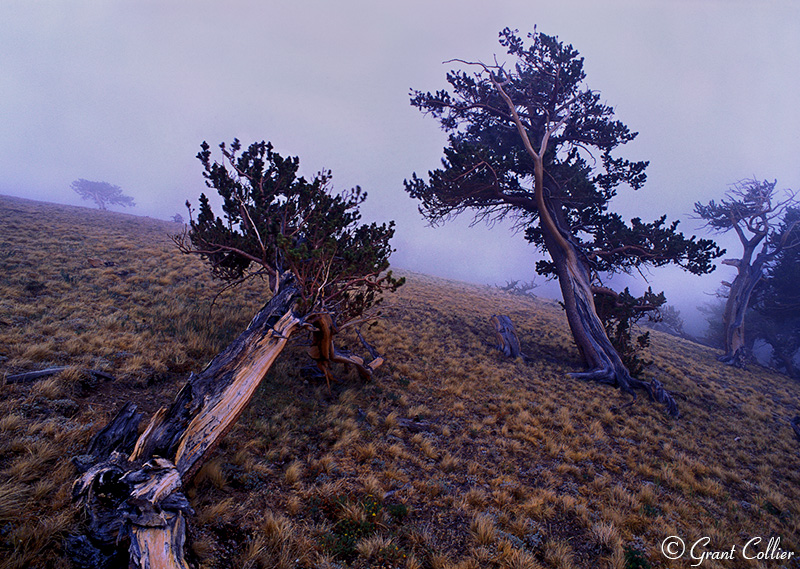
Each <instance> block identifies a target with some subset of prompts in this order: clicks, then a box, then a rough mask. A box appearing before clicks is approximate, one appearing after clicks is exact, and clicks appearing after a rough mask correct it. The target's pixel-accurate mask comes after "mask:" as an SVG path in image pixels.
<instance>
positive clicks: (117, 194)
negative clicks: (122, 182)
mask: <svg viewBox="0 0 800 569" xmlns="http://www.w3.org/2000/svg"><path fill="white" fill-rule="evenodd" d="M70 187H71V188H72V189H73V190H74V191H75V193H76V194H78V195H79V196H80V197H82V198H83V199H85V200H92V201H93V202H94V203H95V204H97V207H99V208H100V209H102V210H106V209H108V206H109V205H121V206H123V207H128V206H130V207H133V206H135V205H136V202H134V201H133V198H132V197H131V196H126V195H125V194H123V193H122V188H120V187H119V186H115V185H113V184H109V183H108V182H92V181H90V180H84V179H83V178H80V179H78V180H75V181H74V182H72V184H71V186H70Z"/></svg>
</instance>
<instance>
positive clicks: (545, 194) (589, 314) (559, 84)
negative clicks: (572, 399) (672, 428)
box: [405, 28, 721, 415]
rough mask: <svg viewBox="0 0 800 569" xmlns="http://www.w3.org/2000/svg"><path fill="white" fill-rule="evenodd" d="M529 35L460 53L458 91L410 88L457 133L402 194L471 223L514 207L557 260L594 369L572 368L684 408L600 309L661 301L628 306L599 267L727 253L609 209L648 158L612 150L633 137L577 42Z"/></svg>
mask: <svg viewBox="0 0 800 569" xmlns="http://www.w3.org/2000/svg"><path fill="white" fill-rule="evenodd" d="M528 40H529V41H528V42H526V41H525V40H523V39H521V38H520V37H519V35H518V33H517V32H516V31H511V30H509V29H508V28H506V29H505V30H503V31H502V32H500V44H501V45H502V46H503V47H504V48H505V49H506V51H507V52H508V54H509V55H510V56H511V59H512V61H513V63H512V64H511V65H509V66H508V67H506V66H504V65H501V64H498V63H497V62H496V61H495V63H494V64H492V65H486V64H483V63H469V62H465V61H460V60H454V61H458V62H459V63H460V64H461V65H464V66H469V67H472V68H473V69H476V72H475V73H467V72H465V71H451V72H450V73H448V75H447V80H448V82H449V83H450V85H451V90H450V91H447V90H441V91H438V92H436V93H429V92H428V93H425V92H421V91H412V99H411V104H412V105H414V106H415V107H418V108H419V109H420V110H421V111H423V112H425V113H427V114H430V115H432V116H433V117H435V118H436V119H438V120H439V122H440V123H441V126H442V128H443V129H444V130H445V131H447V132H448V133H450V135H449V144H448V146H447V147H446V148H445V149H444V158H443V160H442V164H443V165H442V168H441V169H437V170H435V171H432V172H429V176H428V179H427V180H424V179H421V178H419V177H418V176H417V175H416V174H414V175H413V176H412V178H411V179H410V180H407V181H406V182H405V186H406V191H407V192H408V193H409V194H410V195H411V197H413V198H416V199H418V200H420V202H421V205H420V211H421V213H422V214H423V215H424V216H425V217H426V218H427V219H428V220H429V221H431V222H440V221H443V220H447V219H448V218H450V217H453V216H455V215H458V214H460V213H463V212H465V211H472V212H473V213H474V216H475V221H479V220H486V221H492V220H497V219H501V218H503V217H505V216H511V217H512V218H513V219H514V220H515V221H516V223H517V226H518V227H524V228H525V229H526V237H527V239H528V240H529V241H530V242H531V243H533V244H535V245H536V246H537V247H539V248H540V249H542V250H543V251H546V252H547V254H548V255H549V257H550V260H548V261H542V262H539V263H537V267H536V268H537V271H538V272H539V273H540V274H542V275H547V276H549V277H553V276H555V277H557V278H558V281H559V284H560V286H561V292H562V295H563V300H564V308H565V310H566V314H567V319H568V321H569V326H570V329H571V331H572V335H573V337H574V339H575V342H576V344H577V346H578V349H579V350H580V353H581V355H582V356H583V359H584V360H585V363H586V365H587V367H588V368H589V370H588V371H587V372H585V373H576V374H573V375H575V376H579V377H583V378H586V379H593V380H597V381H600V382H604V383H609V384H613V385H616V386H618V387H619V388H620V389H622V390H623V391H625V392H628V393H633V390H634V389H635V388H643V389H645V390H647V391H648V393H649V394H650V395H651V396H652V397H654V398H656V399H658V400H659V401H662V402H663V403H665V404H666V405H667V407H668V410H669V412H670V413H671V414H673V415H677V413H678V410H677V407H676V405H675V401H674V400H673V398H672V397H671V396H670V395H669V394H668V393H666V392H665V391H664V389H663V387H662V386H661V385H660V384H659V383H658V382H656V381H653V382H651V383H646V382H644V381H641V380H639V379H635V378H633V377H632V376H631V374H630V373H629V370H628V369H627V368H626V366H625V363H624V362H623V360H622V358H621V357H620V354H619V353H618V351H617V349H615V347H614V345H613V344H612V342H611V341H610V340H609V337H608V335H607V332H606V326H605V325H604V322H603V320H602V319H601V318H600V317H599V316H598V309H597V299H599V298H603V299H604V305H606V306H607V307H609V308H611V309H614V308H615V307H620V308H624V309H625V310H627V311H628V313H631V311H633V312H634V313H635V312H641V311H649V310H653V309H656V308H657V306H655V305H654V304H653V302H654V301H659V302H662V303H663V300H661V299H660V298H659V297H658V295H655V294H654V293H652V292H650V293H649V294H648V295H647V297H646V298H645V297H643V298H640V299H636V302H635V303H634V305H633V306H628V307H624V306H623V305H624V304H625V303H626V302H627V301H628V300H629V299H627V298H625V299H623V298H621V297H620V295H619V294H618V293H616V292H615V291H612V290H611V289H609V288H607V287H604V286H602V282H601V280H600V275H602V274H610V273H614V272H619V271H625V272H631V271H636V270H638V269H640V268H642V267H645V266H650V267H657V266H662V265H666V264H670V263H671V264H676V265H678V266H680V267H682V268H684V269H685V270H687V271H690V272H692V273H694V274H703V273H707V272H710V271H711V270H713V265H712V260H713V259H714V258H716V257H717V256H719V255H720V254H721V252H720V251H719V249H718V248H717V247H716V245H715V244H714V243H713V242H712V241H710V240H706V239H700V240H698V239H696V238H695V237H691V238H688V239H687V238H685V237H684V236H683V234H681V233H679V232H678V231H677V229H676V227H677V222H673V223H671V224H668V223H667V222H666V217H665V216H662V217H660V218H658V219H657V220H656V221H653V222H649V223H647V222H643V221H641V220H640V219H638V218H637V219H633V220H632V221H631V223H630V224H628V223H625V221H624V220H623V219H622V218H621V217H620V215H618V214H616V213H614V212H612V211H609V209H608V208H609V202H610V200H611V199H612V198H613V197H614V195H615V194H616V190H617V187H618V186H620V185H621V184H627V185H629V186H631V187H632V188H633V189H638V188H640V187H641V186H642V185H643V184H644V182H645V167H646V166H647V163H646V162H632V161H629V160H626V159H623V158H619V157H615V156H614V154H613V152H614V151H615V150H616V149H617V147H618V146H620V145H622V144H625V143H627V142H629V141H631V140H633V139H634V137H635V136H636V134H635V133H633V132H631V131H630V130H629V129H628V127H627V126H625V125H624V124H623V123H621V122H620V121H618V120H614V111H613V109H612V108H611V107H609V106H607V105H605V104H604V103H602V102H601V98H600V94H599V93H597V92H594V91H590V90H589V89H588V88H586V87H585V85H584V71H583V59H582V58H580V57H579V55H578V52H577V51H575V50H574V49H573V48H572V46H570V45H565V44H563V43H561V42H560V41H559V40H558V39H557V38H555V37H550V36H547V35H544V34H538V33H533V34H529V35H528ZM629 296H630V295H629ZM623 312H624V311H623ZM623 312H619V311H615V310H612V312H611V316H610V317H611V318H623V319H624V318H625V316H624V314H623ZM623 328H626V329H629V328H628V327H627V326H623ZM622 336H624V334H623V335H622ZM628 345H629V346H630V336H629V334H628Z"/></svg>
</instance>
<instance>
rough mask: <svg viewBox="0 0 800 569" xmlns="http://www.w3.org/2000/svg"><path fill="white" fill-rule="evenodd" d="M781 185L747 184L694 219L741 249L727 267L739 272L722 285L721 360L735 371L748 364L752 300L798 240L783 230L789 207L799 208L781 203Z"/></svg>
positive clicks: (698, 210) (703, 207)
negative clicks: (732, 236)
mask: <svg viewBox="0 0 800 569" xmlns="http://www.w3.org/2000/svg"><path fill="white" fill-rule="evenodd" d="M776 185H777V181H772V182H770V181H768V180H763V181H759V180H754V179H751V180H743V181H741V182H738V183H736V184H734V185H733V186H732V188H731V189H730V190H729V191H728V192H727V194H726V198H725V199H723V200H721V201H720V203H716V202H715V201H714V200H711V201H710V202H708V203H707V204H702V203H700V202H697V203H695V205H694V211H695V214H696V215H697V216H698V217H699V218H700V219H703V220H705V222H706V226H707V227H708V228H709V229H711V230H712V231H715V232H717V233H727V232H728V231H731V230H733V231H734V232H735V233H736V236H737V237H738V238H739V241H740V242H741V244H742V256H741V257H740V258H739V259H725V260H723V261H722V263H723V264H725V265H730V266H732V267H735V268H736V277H735V278H734V279H733V282H725V281H723V283H722V284H723V286H724V287H726V288H727V294H726V296H727V300H726V302H725V310H724V312H723V315H722V323H723V327H724V333H725V337H724V350H725V353H724V354H723V355H722V356H720V357H719V360H720V361H722V362H725V363H727V364H731V365H733V366H736V367H743V366H744V364H745V361H746V359H747V358H746V351H747V350H746V343H745V333H744V321H745V314H746V313H747V309H748V307H749V306H750V297H751V295H752V293H753V290H754V289H755V287H756V286H757V285H758V283H759V281H760V280H761V278H762V277H763V276H764V272H765V271H766V270H767V268H768V267H769V265H770V263H771V262H772V261H773V260H774V259H775V258H776V257H777V256H778V255H779V254H781V252H782V251H784V248H785V247H786V245H787V242H788V241H789V240H790V238H791V237H792V236H793V235H795V232H794V230H793V224H792V228H788V227H787V228H784V229H783V230H780V224H781V219H782V218H783V217H784V216H785V214H786V212H787V208H788V207H789V206H790V205H792V204H794V203H795V199H794V194H793V193H792V192H789V191H786V196H785V197H784V198H783V199H780V196H779V195H778V192H777V191H776V190H775V186H776Z"/></svg>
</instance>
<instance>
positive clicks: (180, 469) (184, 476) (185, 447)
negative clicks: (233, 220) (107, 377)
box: [67, 284, 303, 569]
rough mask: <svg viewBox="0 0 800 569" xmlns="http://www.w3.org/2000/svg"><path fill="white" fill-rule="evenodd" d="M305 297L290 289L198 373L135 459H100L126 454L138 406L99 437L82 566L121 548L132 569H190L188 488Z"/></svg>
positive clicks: (77, 549)
mask: <svg viewBox="0 0 800 569" xmlns="http://www.w3.org/2000/svg"><path fill="white" fill-rule="evenodd" d="M297 294H298V289H297V287H295V286H292V285H291V284H288V285H287V286H286V287H285V288H284V290H283V291H281V292H279V293H278V294H277V295H275V296H274V297H273V299H272V300H271V301H270V302H269V303H268V304H267V306H265V307H264V308H263V309H262V310H261V311H260V312H259V313H258V314H257V315H256V317H255V318H254V319H253V321H252V322H251V323H250V326H248V328H247V330H246V331H245V332H243V333H242V334H241V335H240V336H239V337H238V338H237V339H236V340H234V341H233V342H232V343H231V344H230V345H229V346H228V347H227V348H226V349H225V350H224V351H223V352H221V353H220V354H219V355H217V357H215V358H214V360H212V362H211V363H210V364H209V365H208V367H206V368H205V369H204V370H203V371H201V372H200V373H198V374H192V375H191V376H190V377H189V380H188V381H187V383H186V385H185V386H184V387H183V388H182V389H181V391H180V392H179V393H178V395H177V397H176V399H175V401H174V402H173V404H172V405H171V406H169V407H164V408H162V409H161V410H160V411H158V412H157V413H156V414H155V415H154V416H153V418H152V419H151V420H150V423H149V424H148V426H147V428H146V429H145V430H144V432H143V433H142V434H141V435H140V436H139V437H138V439H137V440H136V443H135V445H134V446H133V450H132V451H131V452H130V455H127V453H125V452H117V451H111V452H110V455H108V456H107V457H106V458H101V455H103V454H104V453H106V452H107V451H109V449H110V448H111V447H114V446H116V448H122V447H124V446H125V444H124V441H127V440H128V438H127V437H128V436H129V434H130V433H132V432H133V433H135V432H136V425H135V423H136V421H134V420H133V419H132V417H131V414H135V408H134V409H133V410H131V408H129V407H126V408H124V409H123V410H122V411H121V412H120V413H119V414H118V415H117V417H116V418H115V419H114V421H112V425H113V426H112V425H110V426H109V427H107V428H106V429H104V430H103V431H101V434H99V435H98V437H95V441H99V439H101V438H102V439H103V440H106V439H108V441H109V442H103V443H100V442H97V444H96V445H92V446H91V447H90V449H88V452H89V454H91V455H93V456H94V455H97V456H96V458H97V463H96V464H95V465H94V466H91V468H89V469H88V470H86V471H85V472H84V473H83V475H82V476H81V477H80V478H79V479H78V480H77V481H76V482H75V485H74V487H73V496H74V498H75V499H76V500H78V501H80V503H81V504H82V505H83V507H84V510H85V511H86V513H87V517H88V519H89V524H88V526H87V528H86V536H84V537H80V536H79V537H77V538H73V539H72V540H70V541H69V542H68V544H67V547H68V550H69V551H70V556H71V557H72V558H73V561H75V562H76V564H78V566H81V565H80V563H81V560H82V559H83V560H91V561H84V563H89V562H91V563H92V564H93V565H91V566H92V567H98V565H97V563H98V562H99V561H98V560H100V561H102V560H105V561H102V562H103V563H106V564H108V563H112V562H114V559H115V558H118V557H119V555H120V554H122V553H121V552H119V551H118V547H119V545H118V544H122V547H123V548H124V546H125V545H126V544H127V546H128V555H129V564H130V567H141V568H144V567H159V568H175V569H185V568H186V567H187V565H186V562H185V560H184V559H183V543H184V540H185V529H184V528H185V524H184V514H186V513H190V512H191V509H190V508H189V504H188V502H187V500H186V498H185V497H184V496H183V494H182V493H181V488H182V486H183V485H185V484H186V483H187V482H188V481H189V480H191V478H192V476H193V475H194V473H195V472H196V471H197V469H198V468H199V467H200V466H201V464H202V463H203V461H204V460H205V459H206V458H207V457H208V455H209V454H210V453H211V452H212V451H213V450H214V449H215V448H216V446H217V444H218V443H219V441H220V440H221V439H222V437H224V436H225V434H226V433H227V432H228V431H229V430H230V428H231V427H232V426H233V424H234V423H235V422H236V420H237V419H238V417H239V415H240V414H241V413H242V411H243V410H244V408H245V407H246V406H247V404H248V403H249V401H250V400H251V399H252V397H253V395H254V393H255V390H256V388H257V387H258V385H259V383H260V382H261V380H262V379H263V377H264V376H265V375H266V373H267V371H268V370H269V368H270V367H271V366H272V364H273V363H274V361H275V359H276V358H277V357H278V355H279V354H280V353H281V351H282V350H283V349H284V347H285V346H286V344H287V342H288V341H289V338H290V336H291V335H292V334H293V333H294V332H296V331H297V330H299V329H301V326H302V324H303V322H302V319H301V318H299V317H298V316H296V315H295V314H294V312H293V307H294V304H295V301H296V298H297ZM125 417H128V418H125ZM101 435H102V436H101ZM95 441H93V442H95ZM83 566H89V565H83ZM102 566H103V565H99V567H102Z"/></svg>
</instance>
